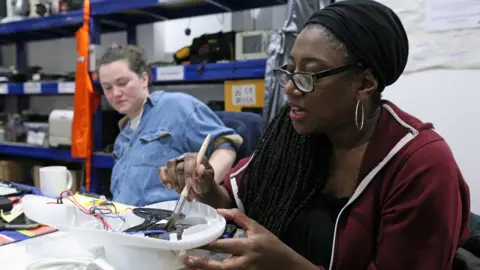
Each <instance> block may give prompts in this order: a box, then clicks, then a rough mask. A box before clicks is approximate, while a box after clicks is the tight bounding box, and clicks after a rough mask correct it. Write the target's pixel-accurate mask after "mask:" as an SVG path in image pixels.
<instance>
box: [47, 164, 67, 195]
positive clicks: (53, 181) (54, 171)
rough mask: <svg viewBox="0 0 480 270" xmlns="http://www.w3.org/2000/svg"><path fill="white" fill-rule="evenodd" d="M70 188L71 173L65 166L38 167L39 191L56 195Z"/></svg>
mask: <svg viewBox="0 0 480 270" xmlns="http://www.w3.org/2000/svg"><path fill="white" fill-rule="evenodd" d="M71 188H72V173H71V172H70V171H69V170H68V169H67V167H65V166H49V167H42V168H40V191H41V192H42V194H43V195H44V196H48V197H58V196H60V193H62V192H63V191H65V190H70V189H71Z"/></svg>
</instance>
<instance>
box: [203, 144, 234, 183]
mask: <svg viewBox="0 0 480 270" xmlns="http://www.w3.org/2000/svg"><path fill="white" fill-rule="evenodd" d="M236 157H237V153H236V152H235V151H233V150H229V149H217V150H215V151H214V152H213V154H212V155H211V156H210V160H209V163H210V165H211V166H212V167H213V171H214V172H215V182H216V183H217V184H220V183H221V182H222V181H223V178H225V176H226V175H227V173H228V171H229V170H230V169H231V168H232V165H233V162H235V158H236Z"/></svg>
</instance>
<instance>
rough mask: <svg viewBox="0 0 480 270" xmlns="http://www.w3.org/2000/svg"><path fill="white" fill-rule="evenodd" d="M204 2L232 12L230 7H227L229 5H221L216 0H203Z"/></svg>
mask: <svg viewBox="0 0 480 270" xmlns="http://www.w3.org/2000/svg"><path fill="white" fill-rule="evenodd" d="M205 2H207V3H209V4H211V5H214V6H216V7H218V8H221V9H223V10H224V11H226V12H232V9H231V8H229V7H227V6H225V5H223V4H220V3H218V2H217V1H213V0H205Z"/></svg>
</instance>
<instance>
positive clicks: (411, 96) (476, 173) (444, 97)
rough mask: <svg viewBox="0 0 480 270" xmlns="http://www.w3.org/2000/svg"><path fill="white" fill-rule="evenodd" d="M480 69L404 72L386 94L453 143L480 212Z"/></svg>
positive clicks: (457, 158)
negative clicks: (405, 73)
mask: <svg viewBox="0 0 480 270" xmlns="http://www.w3.org/2000/svg"><path fill="white" fill-rule="evenodd" d="M479 85H480V70H430V71H424V72H420V73H413V74H409V75H404V76H402V77H401V78H400V79H399V80H398V82H396V83H395V84H394V85H392V86H390V87H388V88H387V89H385V94H384V97H385V98H386V99H389V100H391V101H393V102H395V103H396V104H397V105H398V106H400V107H401V108H402V109H403V110H405V111H407V112H409V113H411V114H412V115H414V116H416V117H418V118H420V119H421V120H422V121H425V122H432V123H433V124H434V126H435V129H436V131H437V132H438V133H439V134H441V135H442V136H443V137H444V138H445V140H446V141H447V142H448V144H449V145H450V147H451V149H452V151H453V154H454V156H455V158H456V160H457V163H458V164H459V166H460V169H461V171H462V173H463V176H464V177H465V180H466V181H467V183H468V185H469V187H470V195H471V200H472V211H473V212H475V213H480V159H479V158H478V157H477V155H479V153H480V140H479V139H478V138H479V136H480V118H479V117H480V92H479Z"/></svg>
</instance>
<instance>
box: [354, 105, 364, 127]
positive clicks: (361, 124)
mask: <svg viewBox="0 0 480 270" xmlns="http://www.w3.org/2000/svg"><path fill="white" fill-rule="evenodd" d="M360 105H361V106H360ZM359 108H361V110H362V119H361V121H359V119H358V109H359ZM364 122H365V110H364V108H363V102H362V101H361V100H359V101H357V106H356V107H355V125H356V126H357V129H358V130H359V131H360V130H362V129H363V124H364Z"/></svg>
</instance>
